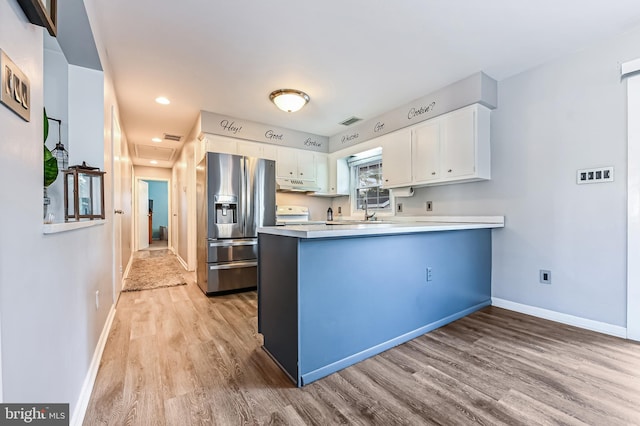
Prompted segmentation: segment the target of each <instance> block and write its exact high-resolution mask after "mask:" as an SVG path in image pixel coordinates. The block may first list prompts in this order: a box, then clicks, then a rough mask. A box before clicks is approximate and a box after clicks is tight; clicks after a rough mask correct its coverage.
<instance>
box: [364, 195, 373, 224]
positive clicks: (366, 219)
mask: <svg viewBox="0 0 640 426" xmlns="http://www.w3.org/2000/svg"><path fill="white" fill-rule="evenodd" d="M362 202H363V203H364V220H365V221H369V220H375V219H373V217H374V216H375V215H376V212H373V213H371V214H369V210H368V209H367V199H366V198H365V199H363V200H362Z"/></svg>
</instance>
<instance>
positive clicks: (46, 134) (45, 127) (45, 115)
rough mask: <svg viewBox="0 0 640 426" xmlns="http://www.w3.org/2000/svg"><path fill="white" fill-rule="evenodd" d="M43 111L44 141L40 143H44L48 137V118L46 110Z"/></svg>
mask: <svg viewBox="0 0 640 426" xmlns="http://www.w3.org/2000/svg"><path fill="white" fill-rule="evenodd" d="M43 110H44V123H43V124H44V139H43V140H42V142H46V141H47V138H48V137H49V118H48V117H47V109H46V108H43Z"/></svg>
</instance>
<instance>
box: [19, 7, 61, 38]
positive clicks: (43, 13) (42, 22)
mask: <svg viewBox="0 0 640 426" xmlns="http://www.w3.org/2000/svg"><path fill="white" fill-rule="evenodd" d="M43 2H44V3H43ZM18 3H19V4H20V7H22V10H24V14H25V15H27V18H28V19H29V22H31V23H32V24H35V25H38V26H40V27H45V28H46V29H47V31H49V34H51V37H55V36H56V26H57V25H58V7H57V6H58V0H18Z"/></svg>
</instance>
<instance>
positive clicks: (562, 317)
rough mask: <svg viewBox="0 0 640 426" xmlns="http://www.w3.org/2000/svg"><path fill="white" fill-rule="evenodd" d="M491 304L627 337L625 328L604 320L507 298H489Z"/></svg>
mask: <svg viewBox="0 0 640 426" xmlns="http://www.w3.org/2000/svg"><path fill="white" fill-rule="evenodd" d="M491 304H492V305H493V306H496V307H498V308H504V309H508V310H510V311H515V312H520V313H521V314H527V315H531V316H534V317H538V318H543V319H547V320H550V321H555V322H559V323H562V324H567V325H572V326H574V327H579V328H584V329H586V330H591V331H597V332H598V333H603V334H608V335H611V336H616V337H622V338H623V339H626V338H627V329H626V328H625V327H621V326H619V325H612V324H607V323H605V322H600V321H594V320H590V319H587V318H582V317H576V316H574V315H569V314H563V313H561V312H556V311H551V310H549V309H543V308H538V307H536V306H530V305H524V304H522V303H517V302H511V301H509V300H504V299H499V298H497V297H493V298H491Z"/></svg>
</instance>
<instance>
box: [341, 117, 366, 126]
mask: <svg viewBox="0 0 640 426" xmlns="http://www.w3.org/2000/svg"><path fill="white" fill-rule="evenodd" d="M361 120H362V118H358V117H351V118H347V119H346V120H344V121H343V122H342V123H340V124H342V125H343V126H351V125H352V124H353V123H357V122H358V121H361Z"/></svg>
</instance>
